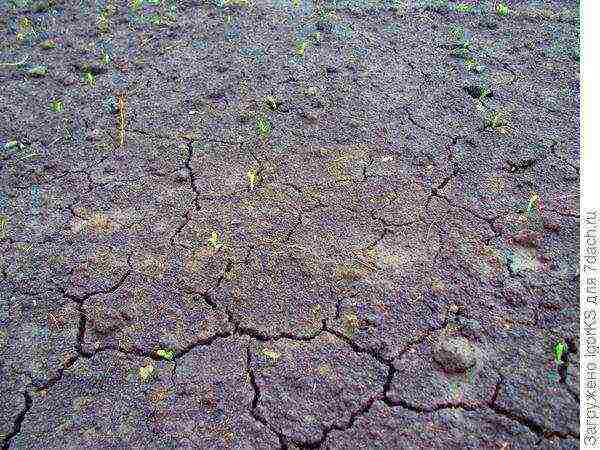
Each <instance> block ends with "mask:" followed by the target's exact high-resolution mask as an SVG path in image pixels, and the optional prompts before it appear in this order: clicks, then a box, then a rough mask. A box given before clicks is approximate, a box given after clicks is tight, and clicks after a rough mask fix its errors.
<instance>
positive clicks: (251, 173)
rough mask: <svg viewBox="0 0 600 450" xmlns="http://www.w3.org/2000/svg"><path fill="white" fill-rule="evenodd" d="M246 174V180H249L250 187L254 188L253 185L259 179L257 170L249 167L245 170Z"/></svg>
mask: <svg viewBox="0 0 600 450" xmlns="http://www.w3.org/2000/svg"><path fill="white" fill-rule="evenodd" d="M246 174H247V175H248V180H250V187H251V188H254V186H256V185H257V184H258V182H259V180H260V175H259V174H258V170H256V169H251V170H249V171H248V172H246Z"/></svg>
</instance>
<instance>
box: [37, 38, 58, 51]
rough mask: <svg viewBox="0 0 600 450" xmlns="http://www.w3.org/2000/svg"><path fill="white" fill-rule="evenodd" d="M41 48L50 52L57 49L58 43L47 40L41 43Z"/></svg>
mask: <svg viewBox="0 0 600 450" xmlns="http://www.w3.org/2000/svg"><path fill="white" fill-rule="evenodd" d="M40 47H42V48H43V49H44V50H50V49H53V48H56V42H54V41H53V40H52V39H46V40H45V41H43V42H42V43H40Z"/></svg>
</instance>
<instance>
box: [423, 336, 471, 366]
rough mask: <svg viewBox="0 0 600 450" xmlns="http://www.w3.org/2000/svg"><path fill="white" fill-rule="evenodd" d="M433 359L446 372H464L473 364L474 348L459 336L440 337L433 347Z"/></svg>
mask: <svg viewBox="0 0 600 450" xmlns="http://www.w3.org/2000/svg"><path fill="white" fill-rule="evenodd" d="M433 359H434V360H435V361H436V362H437V363H438V364H440V365H441V366H442V367H443V369H444V370H445V371H446V372H450V373H464V372H466V371H467V370H469V369H470V368H471V367H473V366H474V365H475V362H476V361H475V348H474V347H473V345H472V344H471V342H469V340H468V339H466V338H464V337H461V336H456V337H452V338H441V340H440V341H438V343H437V344H436V345H435V347H434V349H433Z"/></svg>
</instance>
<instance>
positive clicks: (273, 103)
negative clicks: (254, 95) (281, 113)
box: [265, 95, 278, 111]
mask: <svg viewBox="0 0 600 450" xmlns="http://www.w3.org/2000/svg"><path fill="white" fill-rule="evenodd" d="M265 103H266V104H267V106H268V107H269V109H270V110H272V111H275V110H276V109H277V106H278V102H277V99H276V98H275V97H273V96H272V95H267V96H266V97H265Z"/></svg>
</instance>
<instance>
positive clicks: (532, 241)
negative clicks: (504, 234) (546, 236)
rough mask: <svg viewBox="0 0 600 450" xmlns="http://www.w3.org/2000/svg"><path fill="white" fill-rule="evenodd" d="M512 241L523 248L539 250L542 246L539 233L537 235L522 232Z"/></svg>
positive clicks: (531, 232) (526, 231)
mask: <svg viewBox="0 0 600 450" xmlns="http://www.w3.org/2000/svg"><path fill="white" fill-rule="evenodd" d="M512 240H513V242H515V243H517V244H520V245H522V246H523V247H534V248H538V247H539V246H540V241H541V240H542V236H541V235H540V234H539V233H535V232H533V231H530V230H521V231H520V232H519V233H517V234H516V235H514V236H513V238H512Z"/></svg>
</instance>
